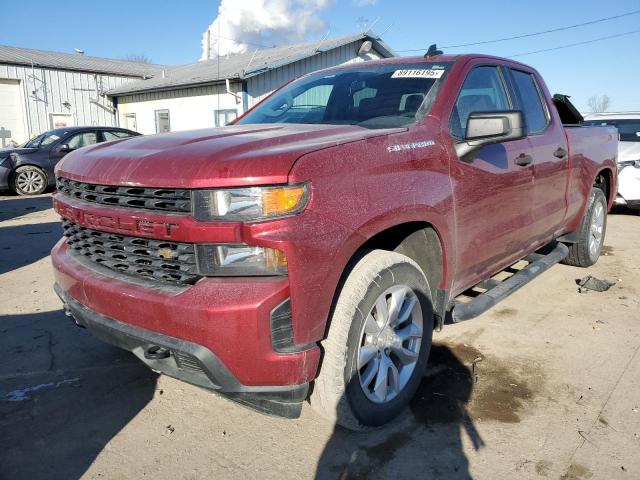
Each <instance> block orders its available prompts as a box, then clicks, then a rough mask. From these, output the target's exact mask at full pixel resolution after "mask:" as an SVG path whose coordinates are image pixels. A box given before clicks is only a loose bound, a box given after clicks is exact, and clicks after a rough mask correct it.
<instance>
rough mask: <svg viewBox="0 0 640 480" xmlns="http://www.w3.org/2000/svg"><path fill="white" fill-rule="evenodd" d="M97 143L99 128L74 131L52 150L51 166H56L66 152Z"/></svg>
mask: <svg viewBox="0 0 640 480" xmlns="http://www.w3.org/2000/svg"><path fill="white" fill-rule="evenodd" d="M95 143H98V132H97V130H89V131H86V132H81V133H74V134H73V135H70V136H69V137H67V138H65V139H63V140H61V141H60V142H58V144H57V145H56V146H55V147H53V149H52V150H51V153H50V154H49V158H50V161H51V167H54V166H55V165H56V163H58V162H59V161H60V160H61V159H62V158H63V157H64V156H65V155H66V154H68V153H70V152H73V151H74V150H77V149H78V148H82V147H88V146H89V145H93V144H95ZM66 147H68V148H66Z"/></svg>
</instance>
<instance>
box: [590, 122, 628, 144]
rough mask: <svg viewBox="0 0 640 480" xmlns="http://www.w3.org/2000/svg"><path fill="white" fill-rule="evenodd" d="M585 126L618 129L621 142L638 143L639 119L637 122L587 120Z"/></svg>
mask: <svg viewBox="0 0 640 480" xmlns="http://www.w3.org/2000/svg"><path fill="white" fill-rule="evenodd" d="M584 123H585V125H611V126H612V127H616V128H617V129H618V133H619V134H620V141H621V142H640V119H638V120H613V119H610V120H609V119H607V120H587V121H586V122H584Z"/></svg>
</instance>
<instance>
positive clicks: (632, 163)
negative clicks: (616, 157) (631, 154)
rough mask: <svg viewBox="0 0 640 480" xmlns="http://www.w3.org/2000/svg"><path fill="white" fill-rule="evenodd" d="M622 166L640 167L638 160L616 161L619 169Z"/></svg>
mask: <svg viewBox="0 0 640 480" xmlns="http://www.w3.org/2000/svg"><path fill="white" fill-rule="evenodd" d="M624 167H636V168H640V160H625V161H623V162H618V169H619V170H621V169H623V168H624Z"/></svg>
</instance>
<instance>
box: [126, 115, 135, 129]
mask: <svg viewBox="0 0 640 480" xmlns="http://www.w3.org/2000/svg"><path fill="white" fill-rule="evenodd" d="M124 128H128V129H129V130H133V131H137V130H138V122H137V121H136V114H135V113H125V115H124Z"/></svg>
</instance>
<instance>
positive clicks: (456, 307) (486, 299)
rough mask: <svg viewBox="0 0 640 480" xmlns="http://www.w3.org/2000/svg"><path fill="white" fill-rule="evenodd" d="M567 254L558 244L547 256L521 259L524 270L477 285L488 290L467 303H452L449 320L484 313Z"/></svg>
mask: <svg viewBox="0 0 640 480" xmlns="http://www.w3.org/2000/svg"><path fill="white" fill-rule="evenodd" d="M568 254H569V249H568V248H567V246H566V245H565V244H563V243H558V244H557V245H556V247H555V248H554V249H553V250H552V251H551V252H550V253H548V254H547V255H541V254H539V253H532V254H531V255H528V256H527V257H525V258H523V260H526V261H528V262H531V263H529V265H527V266H526V267H525V268H523V269H522V270H519V271H518V272H517V273H514V274H513V275H512V276H510V277H509V278H507V279H506V280H504V281H502V282H499V281H498V280H494V279H488V280H485V281H484V282H481V283H479V284H478V286H480V287H482V288H488V290H487V291H486V292H484V293H481V294H479V295H478V296H477V297H475V298H474V299H473V300H470V301H468V302H460V301H454V304H453V309H452V310H451V319H452V320H453V322H454V323H458V322H462V321H464V320H470V319H472V318H475V317H477V316H478V315H480V314H482V313H484V312H486V311H487V310H489V309H490V308H491V307H493V306H494V305H495V304H496V303H498V302H500V301H501V300H504V299H505V298H506V297H508V296H509V295H511V294H512V293H513V292H515V291H516V290H518V289H519V288H520V287H522V286H523V285H525V284H527V283H529V282H530V281H531V280H533V279H534V278H536V277H537V276H538V275H540V274H541V273H543V272H545V271H547V270H548V269H549V268H550V267H552V266H553V265H555V264H556V263H558V262H560V261H562V260H564V258H565V257H566V256H567V255H568Z"/></svg>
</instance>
